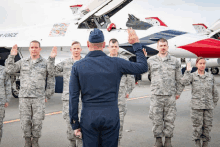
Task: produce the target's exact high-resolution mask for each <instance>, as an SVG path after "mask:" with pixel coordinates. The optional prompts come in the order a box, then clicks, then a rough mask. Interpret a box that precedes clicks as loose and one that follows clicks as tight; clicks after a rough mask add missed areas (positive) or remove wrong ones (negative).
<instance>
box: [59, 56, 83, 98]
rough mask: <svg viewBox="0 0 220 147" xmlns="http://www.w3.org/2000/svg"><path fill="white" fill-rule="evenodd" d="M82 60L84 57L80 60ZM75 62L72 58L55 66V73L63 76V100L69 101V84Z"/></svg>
mask: <svg viewBox="0 0 220 147" xmlns="http://www.w3.org/2000/svg"><path fill="white" fill-rule="evenodd" d="M80 59H82V57H81V58H80ZM74 63H75V62H74V60H73V59H72V58H68V59H65V60H64V61H62V62H60V63H59V64H57V65H56V66H55V73H56V74H58V73H61V74H63V94H62V100H69V82H70V74H71V71H72V66H73V64H74Z"/></svg>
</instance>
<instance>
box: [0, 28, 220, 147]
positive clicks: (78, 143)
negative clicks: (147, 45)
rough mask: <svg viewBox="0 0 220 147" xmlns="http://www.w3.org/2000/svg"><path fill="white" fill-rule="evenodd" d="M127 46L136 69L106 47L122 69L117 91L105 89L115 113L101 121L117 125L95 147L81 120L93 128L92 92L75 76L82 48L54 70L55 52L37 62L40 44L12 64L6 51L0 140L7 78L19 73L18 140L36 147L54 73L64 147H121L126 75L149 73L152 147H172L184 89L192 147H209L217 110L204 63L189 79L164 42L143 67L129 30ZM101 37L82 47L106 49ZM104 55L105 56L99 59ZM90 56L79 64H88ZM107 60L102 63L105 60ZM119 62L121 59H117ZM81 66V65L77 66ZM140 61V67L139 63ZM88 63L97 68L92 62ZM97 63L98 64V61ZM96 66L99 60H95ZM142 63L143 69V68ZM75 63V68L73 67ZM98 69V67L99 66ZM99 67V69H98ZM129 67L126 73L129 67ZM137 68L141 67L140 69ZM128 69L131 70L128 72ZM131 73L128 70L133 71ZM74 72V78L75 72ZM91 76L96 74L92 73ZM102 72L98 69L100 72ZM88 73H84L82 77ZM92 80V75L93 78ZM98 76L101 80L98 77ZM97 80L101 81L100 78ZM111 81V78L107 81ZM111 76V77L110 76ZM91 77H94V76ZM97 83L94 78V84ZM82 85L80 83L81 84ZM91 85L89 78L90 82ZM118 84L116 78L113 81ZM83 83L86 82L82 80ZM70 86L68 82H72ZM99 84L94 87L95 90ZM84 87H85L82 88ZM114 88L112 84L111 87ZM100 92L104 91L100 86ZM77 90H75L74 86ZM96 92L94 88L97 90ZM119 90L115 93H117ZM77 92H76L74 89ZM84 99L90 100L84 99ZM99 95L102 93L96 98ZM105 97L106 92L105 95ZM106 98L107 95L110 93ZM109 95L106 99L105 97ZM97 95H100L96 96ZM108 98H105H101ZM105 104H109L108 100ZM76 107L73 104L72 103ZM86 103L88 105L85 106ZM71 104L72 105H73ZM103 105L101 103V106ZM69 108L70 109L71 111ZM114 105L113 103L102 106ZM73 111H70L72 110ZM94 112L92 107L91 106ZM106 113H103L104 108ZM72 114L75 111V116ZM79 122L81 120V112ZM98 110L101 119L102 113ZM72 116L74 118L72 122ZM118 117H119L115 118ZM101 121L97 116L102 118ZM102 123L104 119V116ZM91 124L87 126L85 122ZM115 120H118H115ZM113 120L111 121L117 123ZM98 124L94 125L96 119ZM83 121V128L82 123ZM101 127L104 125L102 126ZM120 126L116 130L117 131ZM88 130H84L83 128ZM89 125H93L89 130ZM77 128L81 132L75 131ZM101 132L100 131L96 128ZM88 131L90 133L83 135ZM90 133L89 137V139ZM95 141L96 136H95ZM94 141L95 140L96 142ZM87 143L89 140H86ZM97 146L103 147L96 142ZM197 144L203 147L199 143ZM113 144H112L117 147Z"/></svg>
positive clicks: (129, 82) (131, 83)
mask: <svg viewBox="0 0 220 147" xmlns="http://www.w3.org/2000/svg"><path fill="white" fill-rule="evenodd" d="M128 36H129V37H128V42H129V43H130V44H132V46H133V48H134V51H135V52H136V53H137V54H136V56H137V63H129V61H126V62H125V61H124V60H128V58H127V57H125V56H123V55H120V54H119V53H118V50H119V42H118V40H117V39H111V40H110V41H109V46H108V48H109V52H110V54H109V55H108V57H111V62H112V61H115V63H117V62H118V61H120V63H121V64H122V65H123V66H121V67H118V69H119V68H121V69H120V70H121V71H120V73H122V74H121V77H120V79H119V80H120V81H119V85H118V86H116V87H112V86H111V82H110V83H109V85H107V86H111V88H114V89H113V90H116V91H117V92H116V93H117V94H118V95H117V107H118V108H117V109H116V108H114V107H113V106H112V107H111V108H109V110H115V111H116V114H111V113H113V112H111V113H109V110H107V108H105V109H106V110H105V111H106V113H107V112H108V113H109V116H108V117H110V118H103V119H106V120H105V121H106V122H107V120H108V119H110V120H111V121H112V119H113V118H114V115H115V116H116V117H115V118H117V117H118V116H119V120H120V123H118V122H117V121H115V122H114V121H112V122H111V123H114V124H113V125H110V126H113V127H114V125H115V128H114V129H112V128H111V129H110V132H113V133H112V135H110V136H108V139H106V142H105V137H106V136H105V135H103V136H104V137H103V136H98V139H97V140H98V141H97V142H98V143H97V142H96V141H95V139H96V138H94V139H91V136H89V135H91V132H86V130H87V129H88V127H90V126H89V125H87V124H86V123H85V121H84V120H86V121H88V122H90V121H91V123H92V121H93V120H92V119H93V118H88V117H89V115H88V114H85V112H86V111H87V110H88V111H87V112H89V110H90V111H91V109H93V110H96V108H93V107H92V108H91V106H90V107H88V104H90V102H89V101H91V102H92V100H91V99H90V98H92V93H89V90H90V89H92V90H93V92H94V91H95V92H96V95H97V92H98V91H97V89H96V86H95V85H96V84H94V86H95V88H91V87H89V88H90V89H89V90H86V88H84V87H83V86H84V85H83V84H84V83H85V82H86V81H83V80H82V79H81V78H82V77H83V76H84V74H81V75H80V76H79V75H78V73H81V72H83V70H81V69H83V68H80V66H81V67H82V65H83V67H86V66H87V64H84V63H83V62H85V61H86V60H83V58H82V57H81V55H80V53H81V51H82V48H81V44H80V42H78V41H74V42H73V43H72V44H71V48H70V51H71V53H72V57H70V58H67V59H65V60H64V61H62V62H60V63H59V64H57V65H55V57H56V55H57V48H56V47H54V48H53V49H52V52H51V54H50V56H49V58H48V59H47V60H46V59H44V58H42V57H41V55H40V51H41V50H42V49H41V46H40V42H38V41H36V40H34V41H31V42H30V47H29V51H30V57H29V58H24V59H21V60H19V61H17V62H16V63H15V62H14V58H15V56H16V55H17V53H18V50H17V45H14V46H13V47H12V49H11V53H10V55H9V56H8V58H7V60H6V61H5V67H4V66H0V81H1V83H2V84H1V85H0V94H1V95H0V96H1V97H0V104H1V105H0V128H1V130H0V131H1V132H0V138H2V127H3V119H4V116H5V108H6V107H7V106H8V103H9V101H10V98H11V97H12V96H11V81H10V76H9V75H10V74H14V73H16V72H20V83H21V85H20V91H19V114H20V123H21V129H22V130H23V137H24V139H25V145H24V147H39V143H38V140H39V138H40V137H41V129H42V121H43V120H44V117H45V102H47V100H48V99H50V97H51V96H52V95H53V93H54V92H55V75H56V74H58V73H62V74H63V93H62V102H63V111H62V112H63V118H64V119H65V121H66V124H67V138H68V140H69V142H70V143H69V147H82V146H84V147H96V146H97V147H101V146H103V147H105V146H106V147H107V146H109V147H116V146H121V144H120V141H121V138H122V132H123V123H124V117H125V115H126V111H127V108H126V98H129V94H130V93H131V92H132V90H133V89H134V88H135V79H134V76H133V75H131V74H140V73H144V72H146V71H147V70H148V72H149V74H150V75H151V94H152V95H151V98H150V110H149V118H150V119H151V120H152V122H153V128H152V131H153V134H154V137H155V138H156V141H155V145H154V146H155V147H172V144H171V138H172V137H173V130H174V127H175V126H174V121H175V118H176V113H177V108H176V100H177V99H179V97H180V95H181V93H182V91H183V89H184V87H185V86H186V85H190V84H191V85H192V99H191V119H192V124H193V136H192V138H193V140H194V141H195V145H196V147H208V142H210V139H211V137H210V131H211V127H212V120H213V109H214V108H215V107H216V105H217V102H218V99H219V95H218V91H217V88H216V84H215V80H214V77H213V75H212V74H211V73H209V72H206V71H205V64H206V62H205V59H204V58H202V57H199V58H198V59H197V61H196V66H197V68H198V70H197V71H196V72H194V73H191V69H192V67H191V65H190V63H188V64H187V70H186V71H185V74H184V76H182V73H181V64H180V62H179V61H178V60H177V58H175V57H173V56H171V55H170V54H169V52H168V42H167V40H166V39H163V38H162V39H159V40H158V43H157V49H158V51H159V53H158V54H157V55H154V56H152V57H150V58H149V59H148V60H147V62H146V58H145V57H146V56H147V52H146V51H145V50H144V49H143V50H142V48H141V45H140V43H139V39H138V37H137V35H136V33H135V31H134V30H132V29H128ZM103 38H104V35H103V34H102V32H101V31H100V30H99V29H94V30H93V31H91V33H90V37H89V41H88V44H87V46H88V47H89V48H90V49H91V48H92V46H93V45H95V46H93V48H102V49H103V48H104V47H105V44H104V45H103V44H101V46H99V45H100V44H99V43H103V42H104V39H103ZM90 51H91V52H93V53H96V54H97V53H98V54H99V55H98V56H99V57H100V56H104V55H102V53H99V51H94V50H90ZM103 54H104V53H103ZM92 56H97V55H95V54H94V55H91V54H89V55H88V56H86V57H85V58H84V59H86V58H87V59H88V60H89V58H91V57H92ZM108 57H106V59H109V58H108ZM118 58H122V59H120V60H119V59H118ZM79 60H82V62H78V61H79ZM144 60H145V61H144ZM91 61H92V62H94V63H95V62H96V61H93V60H91ZM97 61H98V60H97ZM100 61H101V60H100ZM145 62H146V63H145ZM76 63H77V64H76ZM100 64H102V63H100ZM103 64H104V63H103ZM129 66H130V67H129ZM111 67H112V68H113V69H114V68H115V67H114V66H111V65H109V68H111ZM140 67H144V69H141V68H140ZM129 68H130V69H129ZM132 68H133V69H132ZM76 71H77V72H76ZM90 71H91V72H98V71H92V70H91V69H90ZM100 71H101V69H100ZM86 74H88V73H87V71H86V69H85V76H87V75H86ZM92 74H93V73H92ZM75 75H76V77H79V78H78V81H79V83H80V80H81V81H83V82H84V83H83V82H82V83H80V84H81V85H80V86H81V87H80V88H81V89H80V91H81V92H78V91H76V90H75V91H73V90H72V89H71V88H72V87H73V86H74V83H73V82H75V79H74V78H75V77H74V76H75ZM100 75H101V74H100ZM101 76H102V75H101ZM109 76H111V75H109ZM115 76H116V75H115ZM93 77H94V76H93ZM95 78H96V77H94V79H95ZM84 79H85V78H84ZM90 79H91V77H90ZM116 79H117V77H116ZM85 80H86V79H85ZM102 80H104V81H105V80H112V81H113V82H114V79H102ZM72 81H73V82H72ZM100 82H102V81H97V83H98V84H100ZM87 84H88V85H89V83H87ZM113 85H114V83H113ZM101 86H102V88H103V85H101ZM76 87H77V86H76ZM97 87H98V86H97ZM117 88H118V89H117ZM77 90H78V89H77ZM87 93H89V94H90V95H89V96H86V94H87ZM100 93H102V91H101V92H100ZM109 93H110V92H109ZM78 94H79V97H80V98H79V97H78V101H79V104H78V101H75V99H76V96H77V95H78ZM110 94H111V93H110ZM110 94H109V95H110ZM100 95H101V94H100ZM106 97H108V96H106ZM109 100H110V99H109ZM76 102H77V103H76ZM88 102H89V103H88ZM75 103H76V104H75ZM102 103H103V104H104V103H105V101H103V102H102ZM73 104H74V105H73ZM107 104H110V105H113V103H109V102H108V103H107ZM76 105H77V107H73V106H76ZM94 106H95V107H98V106H97V105H94ZM105 107H107V106H106V105H105ZM76 108H77V110H75V109H76ZM82 109H83V111H84V113H83V111H82V114H83V115H84V116H83V117H80V115H81V110H82ZM102 109H104V107H100V109H97V111H98V110H102ZM105 111H104V110H103V113H104V112H105ZM75 112H77V117H76V116H75ZM117 112H119V113H117ZM101 115H102V114H101ZM78 117H79V118H80V119H83V121H82V120H80V125H79V122H78ZM104 117H106V115H104ZM90 119H91V120H90ZM117 119H118V118H117ZM117 119H116V120H117ZM96 120H98V119H96ZM81 121H82V122H81ZM102 121H103V120H102ZM119 124H120V125H119ZM86 125H87V126H86ZM93 125H94V124H93ZM79 126H80V127H81V128H80V127H79ZM99 127H100V126H99ZM88 130H89V129H88ZM89 133H90V134H89ZM99 135H100V134H99ZM95 137H96V136H95ZM162 137H165V142H164V143H163V142H162ZM90 139H91V140H90ZM101 140H102V141H101ZM201 141H202V143H201ZM116 142H117V143H116Z"/></svg>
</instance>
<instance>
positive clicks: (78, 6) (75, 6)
mask: <svg viewBox="0 0 220 147" xmlns="http://www.w3.org/2000/svg"><path fill="white" fill-rule="evenodd" d="M70 7H82V5H72V6H70Z"/></svg>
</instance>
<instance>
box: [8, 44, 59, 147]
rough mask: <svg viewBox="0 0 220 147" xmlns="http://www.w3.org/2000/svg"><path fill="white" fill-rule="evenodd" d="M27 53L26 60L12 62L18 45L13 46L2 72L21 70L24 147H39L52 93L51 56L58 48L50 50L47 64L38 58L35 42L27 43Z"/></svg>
mask: <svg viewBox="0 0 220 147" xmlns="http://www.w3.org/2000/svg"><path fill="white" fill-rule="evenodd" d="M29 51H30V55H31V56H30V57H29V58H24V59H21V60H19V61H17V62H16V63H14V57H15V55H17V45H14V46H13V48H12V50H11V54H10V55H9V57H8V59H7V60H6V62H5V63H6V66H5V67H6V69H5V70H6V72H7V73H8V74H13V73H16V72H19V71H20V82H21V85H20V91H19V111H20V119H21V128H22V130H23V132H24V135H23V137H24V138H25V147H31V146H32V147H39V144H38V139H39V138H40V137H41V129H42V120H44V117H45V102H46V101H47V99H49V98H50V97H51V95H52V94H53V93H54V90H55V77H54V61H55V58H54V57H55V56H56V52H57V49H56V48H53V50H52V52H51V55H50V57H49V59H48V61H47V60H45V59H44V58H42V57H41V56H40V51H41V48H40V43H39V42H38V41H32V42H31V43H30V47H29ZM46 79H47V82H46ZM46 85H47V86H46ZM45 86H46V88H45Z"/></svg>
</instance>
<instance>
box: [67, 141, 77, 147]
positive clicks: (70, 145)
mask: <svg viewBox="0 0 220 147" xmlns="http://www.w3.org/2000/svg"><path fill="white" fill-rule="evenodd" d="M69 141H70V144H69V146H68V147H76V140H69Z"/></svg>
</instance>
